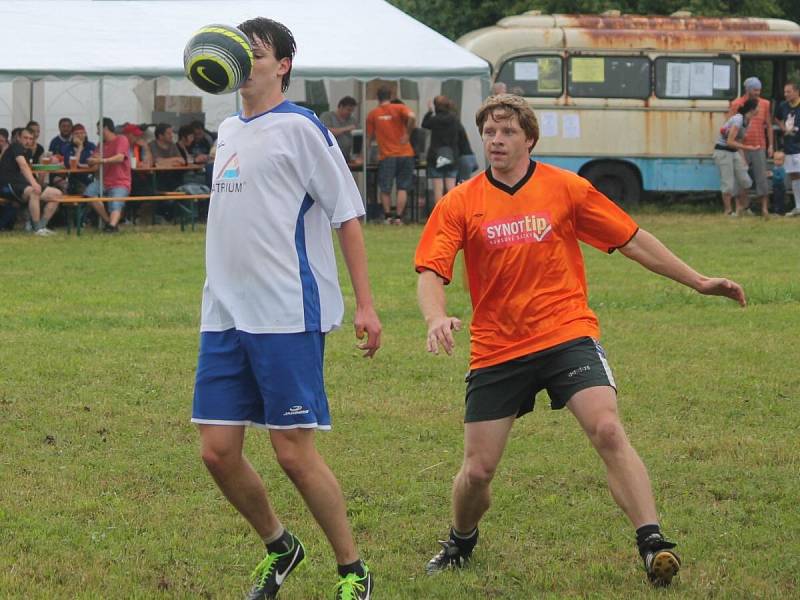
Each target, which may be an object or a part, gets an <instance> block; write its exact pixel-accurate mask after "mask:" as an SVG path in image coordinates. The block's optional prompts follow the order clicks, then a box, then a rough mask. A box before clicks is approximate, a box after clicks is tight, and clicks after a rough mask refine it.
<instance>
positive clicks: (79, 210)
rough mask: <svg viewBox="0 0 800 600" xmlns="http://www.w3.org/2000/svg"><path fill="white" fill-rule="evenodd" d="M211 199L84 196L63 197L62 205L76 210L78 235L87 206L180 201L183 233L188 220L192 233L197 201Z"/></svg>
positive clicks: (199, 196)
mask: <svg viewBox="0 0 800 600" xmlns="http://www.w3.org/2000/svg"><path fill="white" fill-rule="evenodd" d="M209 197H210V195H209V194H184V193H182V192H165V193H163V194H158V195H154V196H126V197H124V198H111V197H108V196H100V197H97V196H95V197H89V198H87V197H84V196H68V195H64V196H62V197H61V201H60V204H64V205H67V206H70V207H74V208H75V230H76V232H77V234H78V235H80V234H81V229H82V228H83V214H84V210H85V205H86V204H89V203H91V202H163V201H171V202H175V201H178V202H179V204H178V206H179V207H180V209H181V213H180V216H181V231H185V229H186V221H187V219H188V220H189V222H190V223H191V225H192V231H194V230H195V225H196V223H197V201H198V200H208V199H209ZM184 200H189V201H191V206H190V207H187V206H184V205H183V204H181V202H183V201H184ZM66 221H67V233H70V232H71V231H72V227H71V224H70V219H69V217H68V218H67V219H66Z"/></svg>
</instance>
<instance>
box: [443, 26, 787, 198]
mask: <svg viewBox="0 0 800 600" xmlns="http://www.w3.org/2000/svg"><path fill="white" fill-rule="evenodd" d="M458 43H459V44H461V45H462V46H463V47H465V48H467V49H468V50H470V51H472V52H474V53H475V54H477V55H479V56H481V57H483V58H484V59H486V60H487V61H488V62H489V63H490V64H491V66H492V70H493V72H492V77H493V79H494V81H496V82H503V83H505V84H506V86H507V89H508V91H509V92H513V93H518V94H520V95H522V96H525V97H526V99H527V100H528V102H530V104H531V105H532V106H533V108H534V110H536V112H537V115H538V118H539V122H540V129H541V137H540V140H539V143H538V145H537V147H536V150H535V153H536V157H537V159H539V160H542V161H544V162H548V163H552V164H555V165H558V166H561V167H564V168H567V169H570V170H572V171H575V172H577V173H580V174H581V175H583V176H585V177H586V178H587V179H589V180H590V181H592V182H593V183H594V184H595V185H596V186H597V187H598V188H599V189H601V190H602V191H604V192H605V193H606V194H607V195H609V196H610V197H612V198H614V199H615V200H617V201H618V202H620V203H622V204H625V205H628V206H630V205H635V204H636V203H638V201H639V199H640V197H641V195H642V192H643V191H645V190H647V191H712V190H718V189H719V175H718V171H717V169H716V168H715V166H714V163H713V161H712V159H711V154H712V148H713V143H714V139H715V137H716V136H717V135H718V133H719V128H720V126H721V125H722V123H723V122H724V119H725V114H726V112H727V110H728V108H729V104H730V100H731V99H733V98H735V97H736V96H738V95H740V94H741V85H740V82H741V81H743V80H744V79H745V78H746V77H749V76H751V75H757V76H758V77H759V78H760V79H761V80H762V82H763V85H764V87H763V90H762V96H763V97H766V98H768V99H770V100H771V101H772V103H773V110H774V106H775V103H776V102H780V101H782V100H783V91H782V90H783V85H784V84H785V82H786V81H787V80H790V79H794V80H798V78H800V26H798V25H797V24H796V23H793V22H791V21H784V20H778V19H756V18H724V19H716V18H699V17H692V16H691V15H689V14H688V13H675V14H673V15H672V16H669V17H653V16H633V15H620V14H619V13H618V12H616V11H612V12H609V13H604V14H602V15H595V16H581V15H543V14H540V13H539V12H538V11H531V12H528V13H524V14H522V15H517V16H512V17H507V18H504V19H502V20H500V21H498V23H497V25H495V26H492V27H486V28H483V29H479V30H476V31H473V32H470V33H468V34H466V35H465V36H463V37H461V38H460V39H459V40H458Z"/></svg>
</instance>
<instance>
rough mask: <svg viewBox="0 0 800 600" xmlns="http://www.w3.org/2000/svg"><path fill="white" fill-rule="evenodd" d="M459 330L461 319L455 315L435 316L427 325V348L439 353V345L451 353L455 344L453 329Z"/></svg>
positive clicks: (429, 350)
mask: <svg viewBox="0 0 800 600" xmlns="http://www.w3.org/2000/svg"><path fill="white" fill-rule="evenodd" d="M460 330H461V320H460V319H457V318H455V317H437V318H435V319H433V320H432V321H431V322H430V324H429V325H428V340H427V350H428V352H432V353H433V354H439V346H441V347H442V348H444V351H445V352H447V353H448V354H452V353H453V347H454V346H455V345H456V341H455V338H453V331H460Z"/></svg>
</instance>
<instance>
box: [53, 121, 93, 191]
mask: <svg viewBox="0 0 800 600" xmlns="http://www.w3.org/2000/svg"><path fill="white" fill-rule="evenodd" d="M70 129H71V131H72V134H71V135H70V141H69V142H68V143H67V144H64V145H63V146H62V147H61V152H62V153H63V155H64V166H65V167H67V168H70V167H75V166H83V167H87V166H89V159H90V158H91V157H92V156H93V155H94V153H95V152H96V151H97V146H95V145H94V144H93V143H92V142H90V141H89V140H88V139H86V127H84V126H83V125H81V124H80V123H76V124H75V126H74V127H73V126H72V123H70ZM73 157H74V158H75V160H74V161H73V160H72V159H73ZM93 179H94V177H93V176H92V174H91V173H70V175H69V178H68V179H67V193H68V194H74V195H77V196H82V195H83V193H84V192H85V191H86V188H87V187H88V186H89V184H90V183H92V180H93Z"/></svg>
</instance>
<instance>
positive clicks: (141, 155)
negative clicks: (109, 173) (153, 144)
mask: <svg viewBox="0 0 800 600" xmlns="http://www.w3.org/2000/svg"><path fill="white" fill-rule="evenodd" d="M122 135H124V136H125V137H126V138H128V145H129V147H130V157H131V168H132V169H135V168H136V167H149V166H151V165H152V164H153V155H152V154H151V153H150V148H149V147H148V145H147V142H145V140H144V131H143V130H142V128H141V127H139V126H138V125H136V124H134V123H125V125H124V126H123V127H122Z"/></svg>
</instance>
